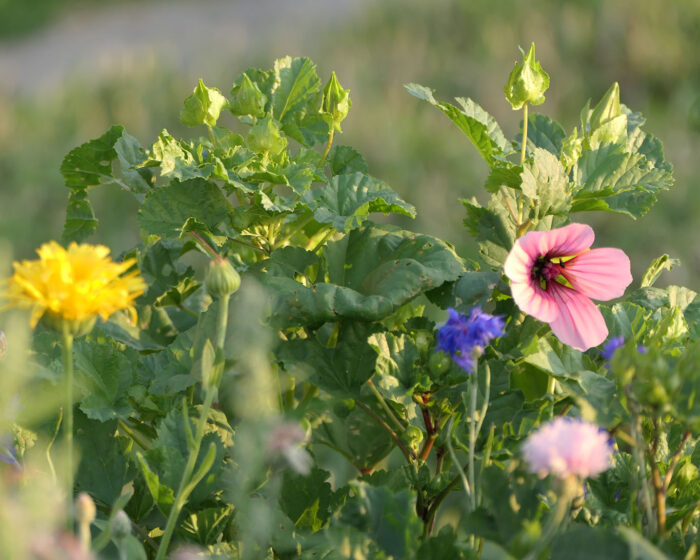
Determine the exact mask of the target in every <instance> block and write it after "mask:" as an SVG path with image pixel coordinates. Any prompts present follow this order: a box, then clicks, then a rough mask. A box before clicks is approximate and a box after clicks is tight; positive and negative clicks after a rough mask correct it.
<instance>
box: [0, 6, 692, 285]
mask: <svg viewBox="0 0 700 560" xmlns="http://www.w3.org/2000/svg"><path fill="white" fill-rule="evenodd" d="M57 2H58V0H54V1H53V2H46V5H47V6H51V8H50V10H47V12H46V17H45V18H44V20H45V24H46V25H50V24H51V23H50V20H51V18H52V17H53V16H54V15H56V14H61V13H66V10H67V9H68V8H70V5H69V4H73V3H67V7H66V6H64V8H65V9H63V10H58V9H57V8H56V3H57ZM13 4H16V2H12V1H9V2H8V1H7V0H6V1H5V2H4V3H3V2H0V20H2V19H3V17H4V15H5V13H4V11H5V10H7V9H8V8H7V7H8V6H12V5H13ZM102 4H107V2H103V3H102ZM265 5H266V6H267V5H270V6H272V3H270V2H268V3H266V4H265ZM175 8H176V6H175V7H174V9H175ZM124 9H132V8H130V7H129V5H125V7H124ZM8 13H9V12H8ZM339 13H340V14H341V15H342V17H338V18H335V19H329V21H328V22H327V24H326V25H323V26H319V25H318V24H316V27H313V28H308V26H307V27H305V26H304V23H303V20H304V15H303V14H300V15H299V22H291V21H290V22H289V27H290V28H289V29H287V32H286V33H283V34H282V33H281V34H279V35H276V36H274V37H273V38H272V39H271V40H269V41H266V42H265V43H264V44H261V43H260V42H258V43H257V44H256V43H255V41H253V40H251V41H249V42H248V43H247V48H246V49H244V50H242V51H241V52H221V51H218V52H216V51H214V52H212V53H211V56H210V57H208V59H207V60H206V61H203V68H206V71H203V72H202V76H201V77H203V78H204V80H205V82H206V83H207V85H209V86H215V87H218V88H219V89H221V90H222V91H223V92H224V93H226V94H228V92H229V91H230V88H231V84H232V82H233V80H234V79H235V77H236V76H237V75H238V73H239V72H241V71H243V70H244V69H246V68H248V67H250V66H261V67H269V66H270V65H271V64H272V61H273V59H274V58H277V57H280V56H283V55H286V54H291V55H303V56H309V57H310V58H312V60H314V61H315V62H316V63H317V64H318V66H319V74H320V75H321V76H322V78H323V79H325V78H326V77H327V76H328V75H329V74H330V71H331V70H335V71H336V73H337V74H338V77H339V79H340V81H341V83H342V84H343V86H344V87H348V88H350V90H351V98H352V101H353V109H352V110H351V112H350V116H349V117H348V119H347V120H346V121H345V122H344V123H343V131H344V134H343V135H342V136H341V137H340V138H339V139H338V140H337V143H347V144H350V145H353V146H354V147H356V148H357V149H359V150H360V151H361V152H362V153H363V154H364V155H365V157H366V158H367V160H368V161H369V163H370V171H371V173H372V174H373V175H375V176H377V177H379V178H381V179H383V180H385V181H386V182H388V183H389V184H390V185H392V186H393V187H394V188H395V189H396V190H397V191H398V192H399V193H400V194H401V195H402V196H403V197H404V198H405V199H407V200H408V201H410V202H411V203H413V204H415V205H416V207H417V208H418V212H419V215H418V218H417V219H416V220H415V221H414V222H413V223H402V225H404V226H406V227H410V228H412V229H415V230H417V231H421V232H427V233H432V234H435V235H437V236H440V237H442V238H444V239H446V240H447V241H449V242H451V243H453V244H455V245H456V246H457V247H458V249H459V251H460V252H461V253H462V254H464V255H471V254H473V253H474V247H473V245H472V244H470V242H469V237H468V235H467V234H466V231H465V230H464V228H463V227H462V225H461V222H462V218H463V211H462V207H461V205H460V204H459V203H458V202H457V199H458V198H464V197H471V196H477V198H480V199H482V200H484V199H485V196H484V194H485V193H484V192H482V189H481V184H482V182H483V180H484V178H485V175H486V168H485V164H483V162H482V161H481V159H480V158H479V156H478V155H477V154H476V152H475V150H474V149H473V148H472V147H471V146H470V145H469V144H468V142H467V141H466V139H465V137H464V136H463V135H462V134H461V132H460V131H459V130H457V129H456V128H455V127H454V125H452V124H451V123H450V122H449V121H448V120H447V119H446V118H445V117H444V116H443V115H442V114H440V113H439V112H438V111H436V110H435V109H433V108H432V107H430V106H428V104H426V103H421V102H420V101H418V100H417V99H415V98H414V97H412V96H410V95H408V94H407V93H406V91H405V90H404V88H403V84H404V83H407V82H418V83H420V84H423V85H427V86H430V87H433V88H435V89H436V90H437V96H438V98H440V99H443V100H449V99H450V98H452V97H454V96H467V97H472V98H474V99H475V100H476V101H477V102H478V103H480V104H481V105H482V106H483V107H484V108H485V109H486V110H488V111H489V112H491V113H492V114H493V115H494V116H495V117H496V118H497V119H498V121H499V122H500V123H501V125H502V127H503V128H504V131H505V132H506V135H508V136H511V137H512V136H513V135H514V134H515V132H516V131H517V128H518V122H519V116H520V115H519V113H516V112H514V111H512V110H511V109H510V106H509V105H508V104H507V102H506V101H505V99H504V97H503V84H504V83H505V81H506V79H507V76H508V73H509V72H510V70H511V68H512V65H513V62H514V61H515V60H516V59H519V57H520V54H519V52H518V50H517V47H518V45H521V46H523V47H527V46H528V45H529V44H530V42H531V41H533V40H534V41H535V42H536V44H537V55H538V58H539V59H540V60H541V62H542V65H543V67H544V68H545V70H547V72H548V73H549V74H550V77H551V86H550V89H549V91H548V92H547V101H546V103H545V104H544V105H542V106H540V107H538V108H537V110H538V111H539V112H544V113H547V114H548V115H550V116H552V117H553V118H555V119H556V120H558V121H559V122H561V123H562V124H563V125H564V127H565V128H566V129H567V130H569V129H570V128H571V127H572V126H574V125H575V124H576V123H577V122H578V114H579V111H580V109H581V107H582V106H583V104H584V103H585V101H586V99H588V98H593V99H594V100H597V99H598V98H599V97H600V96H601V95H602V94H603V93H604V92H605V90H606V89H607V88H608V87H609V85H610V84H611V83H612V82H613V81H619V82H620V87H621V95H622V101H623V102H624V103H625V104H627V105H628V106H629V107H630V108H632V109H633V110H635V111H641V112H643V113H644V115H645V116H646V117H647V125H646V130H647V131H649V132H651V133H653V134H654V135H656V136H658V137H659V138H661V139H662V140H663V142H664V146H665V150H666V155H667V159H669V160H670V161H671V162H672V163H673V164H674V167H675V177H676V185H675V187H674V188H673V189H672V190H671V191H670V192H668V193H665V194H663V195H662V196H661V197H660V202H659V204H658V205H657V206H656V207H655V208H654V209H653V210H652V211H651V212H650V213H649V214H648V215H647V216H645V217H644V218H642V219H641V220H639V221H638V222H633V221H632V220H630V219H628V218H625V217H622V216H615V215H611V214H604V215H603V214H590V213H587V214H582V215H581V216H580V220H581V221H584V222H586V223H591V224H592V225H593V226H594V227H596V231H597V235H598V242H597V245H599V246H600V245H615V246H619V247H621V248H623V249H624V250H625V251H627V252H628V254H629V255H630V257H631V259H632V263H633V273H634V274H635V277H636V278H639V277H640V275H641V273H642V272H643V270H644V269H645V267H646V265H647V264H648V263H649V262H650V261H651V260H652V259H653V258H655V257H656V256H658V255H660V254H662V253H664V252H668V253H670V254H671V255H672V256H674V257H679V258H680V259H681V260H682V262H683V267H682V268H680V269H676V270H674V271H673V272H672V273H671V274H667V275H666V276H665V277H663V278H662V280H664V283H669V282H672V283H678V284H684V285H687V286H689V287H691V288H695V289H697V288H698V287H699V285H698V279H700V245H698V244H697V243H696V240H697V239H698V238H699V237H700V220H699V219H698V218H697V216H698V215H700V161H699V158H698V154H699V153H700V152H699V150H698V148H700V129H699V128H698V126H699V125H698V123H697V120H698V119H697V117H695V121H693V118H692V114H693V104H695V105H696V107H697V104H698V103H699V102H700V101H698V100H699V99H700V57H698V56H697V53H698V52H700V3H699V2H697V0H674V2H664V1H662V0H641V1H632V0H617V1H615V2H603V1H602V0H568V1H555V0H535V1H532V2H527V3H525V2H517V1H515V0H501V1H500V2H493V1H492V0H491V1H487V0H461V1H456V0H453V1H449V0H434V1H432V2H425V1H420V0H402V1H393V0H392V1H385V2H376V3H371V4H370V3H368V4H366V5H365V7H364V8H363V9H362V10H361V11H359V12H357V13H355V14H354V15H352V16H346V15H345V13H344V12H339ZM37 17H38V18H40V17H42V16H37ZM268 17H269V21H270V22H271V23H272V22H273V21H274V18H275V17H276V16H275V12H271V13H270V14H269V16H268ZM38 21H39V20H37V22H38ZM275 23H276V24H279V22H275ZM37 25H38V23H37ZM260 25H265V23H264V20H263V22H262V23H260ZM293 26H296V27H293ZM31 27H35V29H34V33H35V34H36V35H34V37H39V36H40V34H41V32H42V31H41V29H37V28H36V26H31V25H30V26H27V27H26V29H27V30H29V29H30V28H31ZM292 27H293V28H292ZM15 31H16V30H15ZM254 31H255V30H252V31H251V36H254V35H255V33H254ZM0 33H2V34H4V36H5V37H6V38H5V39H4V43H3V44H4V45H5V46H7V45H10V44H11V41H16V40H17V33H16V32H14V31H13V32H12V33H9V32H8V31H7V29H6V28H3V27H2V26H0ZM22 40H24V41H28V40H32V37H31V36H30V37H26V36H25V37H24V38H23V39H22ZM0 49H2V45H0ZM204 62H206V64H204ZM190 74H191V73H189V72H183V71H180V70H178V69H177V68H176V67H175V66H174V65H173V64H172V63H167V62H164V61H161V60H159V59H157V58H154V57H150V56H144V57H142V58H139V57H134V58H133V59H131V60H130V61H126V62H124V63H122V64H120V65H119V68H118V69H116V70H114V71H113V72H111V74H109V75H105V76H103V77H101V78H99V79H97V78H95V76H84V77H81V76H79V75H78V76H76V75H72V76H70V77H67V78H66V80H65V81H64V82H63V83H62V85H61V86H60V87H58V88H52V89H51V90H50V91H48V92H47V91H42V92H39V93H36V92H29V93H27V92H24V93H21V94H19V93H13V94H6V95H5V96H4V98H3V97H0V176H1V177H2V179H3V188H2V189H1V191H0V208H2V212H0V237H1V238H5V239H7V240H9V241H10V242H11V244H12V245H13V246H14V249H15V253H16V255H17V256H20V257H24V256H28V255H30V254H31V252H32V251H33V250H34V248H36V247H37V246H38V244H40V243H41V242H43V241H46V240H48V239H51V238H58V237H60V233H61V229H62V223H63V216H64V210H65V202H66V200H67V194H68V193H67V189H65V188H64V187H63V184H62V179H61V176H60V173H59V166H60V162H61V160H62V158H63V156H64V155H65V154H66V153H67V152H68V151H69V150H70V149H71V148H72V147H74V146H76V145H78V144H80V143H82V142H84V141H86V140H88V139H91V138H94V137H96V136H98V135H100V134H102V133H103V132H104V131H105V130H106V129H107V128H108V127H109V126H110V125H111V124H113V123H118V124H123V125H124V126H125V127H126V129H127V131H129V132H130V133H131V134H132V135H134V136H136V137H137V138H138V139H139V140H140V141H141V143H142V144H144V145H148V144H150V143H151V142H152V141H153V140H154V138H155V136H156V135H157V133H158V132H159V131H160V130H161V129H162V128H167V129H168V130H170V131H171V132H172V133H173V134H174V135H190V134H193V131H190V130H187V129H186V127H184V126H182V125H181V124H180V123H179V120H178V115H179V112H180V108H181V104H182V100H183V99H184V98H185V97H186V96H187V95H189V94H190V93H191V91H192V88H193V87H194V85H195V83H196V78H198V77H200V75H195V74H191V75H190ZM695 111H696V112H697V108H696V109H695ZM693 123H695V128H693ZM194 133H195V134H196V133H197V132H194ZM93 202H94V204H95V207H96V213H97V217H98V218H99V219H100V220H101V222H100V228H99V230H98V238H97V239H95V240H94V241H100V242H103V243H106V244H108V245H110V246H111V247H112V248H113V249H114V250H115V251H117V252H118V251H120V250H124V249H126V248H128V247H129V246H130V245H132V244H133V243H134V242H135V241H136V240H138V228H137V226H136V220H135V215H134V212H133V206H132V204H131V200H130V196H129V195H128V194H125V193H121V192H119V190H118V189H117V188H116V187H108V188H104V189H98V190H96V191H94V198H93Z"/></svg>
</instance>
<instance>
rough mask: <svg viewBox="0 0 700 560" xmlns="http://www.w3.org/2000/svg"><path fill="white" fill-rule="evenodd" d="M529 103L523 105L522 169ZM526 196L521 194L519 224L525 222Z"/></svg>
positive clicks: (525, 148)
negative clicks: (524, 207)
mask: <svg viewBox="0 0 700 560" xmlns="http://www.w3.org/2000/svg"><path fill="white" fill-rule="evenodd" d="M527 112H528V111H527V103H525V105H523V137H522V148H521V149H520V167H524V166H525V152H526V150H527ZM524 196H525V195H523V194H522V193H520V196H519V197H518V223H519V224H522V222H523V206H524Z"/></svg>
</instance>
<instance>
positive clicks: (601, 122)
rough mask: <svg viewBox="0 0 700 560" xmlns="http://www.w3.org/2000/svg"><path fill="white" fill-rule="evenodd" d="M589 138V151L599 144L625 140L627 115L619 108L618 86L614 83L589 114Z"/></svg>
mask: <svg viewBox="0 0 700 560" xmlns="http://www.w3.org/2000/svg"><path fill="white" fill-rule="evenodd" d="M589 124H590V130H589V132H590V137H589V139H588V142H589V145H590V147H591V149H595V148H597V147H598V146H600V145H601V144H607V143H611V144H619V143H621V142H624V141H625V140H626V139H627V115H625V114H624V113H623V112H622V108H621V107H620V86H619V85H618V83H617V82H615V83H614V84H613V85H612V86H610V89H608V91H607V92H605V95H604V96H603V98H602V99H601V100H600V101H599V102H598V104H597V105H596V106H595V107H594V108H593V111H592V112H591V116H590V120H589Z"/></svg>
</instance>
